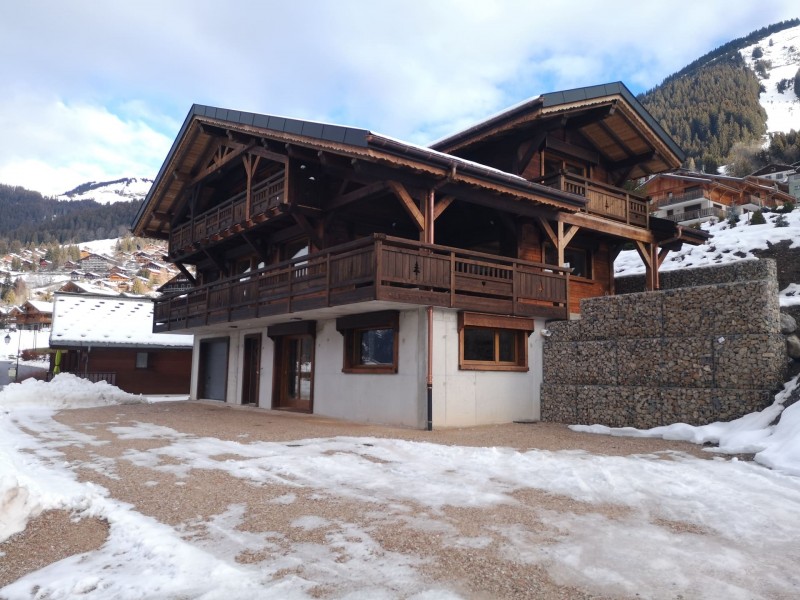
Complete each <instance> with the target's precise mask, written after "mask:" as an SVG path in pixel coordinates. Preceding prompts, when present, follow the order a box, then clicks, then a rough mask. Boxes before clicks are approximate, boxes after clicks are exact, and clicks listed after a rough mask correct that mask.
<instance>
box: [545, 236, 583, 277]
mask: <svg viewBox="0 0 800 600" xmlns="http://www.w3.org/2000/svg"><path fill="white" fill-rule="evenodd" d="M548 249H549V250H550V251H551V252H555V251H556V247H555V246H554V245H553V243H552V242H543V243H542V262H543V263H545V264H548V265H550V264H555V263H549V262H547V251H548ZM570 252H581V253H583V255H584V257H585V261H586V270H587V271H588V275H576V274H575V273H572V274H571V275H570V277H571V278H572V277H575V278H578V279H586V280H591V281H594V256H593V253H592V251H591V250H589V249H588V248H581V247H579V246H567V247H566V248H564V260H565V262H570V261H569V260H567V254H568V253H570ZM556 262H558V261H556ZM556 266H558V267H561V266H563V265H556Z"/></svg>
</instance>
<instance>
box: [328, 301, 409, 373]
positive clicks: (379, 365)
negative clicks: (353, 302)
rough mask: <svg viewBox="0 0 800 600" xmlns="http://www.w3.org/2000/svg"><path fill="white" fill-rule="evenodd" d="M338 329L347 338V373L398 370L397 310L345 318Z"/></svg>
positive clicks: (345, 361)
mask: <svg viewBox="0 0 800 600" xmlns="http://www.w3.org/2000/svg"><path fill="white" fill-rule="evenodd" d="M336 329H337V330H338V331H339V332H340V333H341V334H342V336H343V337H344V360H343V366H342V372H343V373H373V374H389V373H397V354H398V338H399V335H398V329H399V313H398V312H397V311H394V310H387V311H380V312H375V313H366V314H361V315H350V316H347V317H341V318H339V319H336Z"/></svg>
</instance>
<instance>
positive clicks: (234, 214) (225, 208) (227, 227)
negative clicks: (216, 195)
mask: <svg viewBox="0 0 800 600" xmlns="http://www.w3.org/2000/svg"><path fill="white" fill-rule="evenodd" d="M284 201H285V177H284V173H283V172H280V173H276V174H275V175H273V176H272V177H270V178H268V179H265V180H264V181H261V182H259V183H258V184H257V185H255V186H253V190H252V193H251V198H250V214H249V215H248V214H247V193H246V192H241V193H239V194H237V195H236V196H233V197H232V198H229V199H228V200H226V201H225V202H222V203H220V204H218V205H216V206H214V207H213V208H211V209H210V210H207V211H205V212H204V213H201V214H199V215H197V216H196V217H195V218H194V219H190V220H189V221H187V222H186V223H183V224H181V225H177V226H176V227H174V228H173V229H172V231H170V236H169V254H170V256H179V255H182V254H186V253H188V252H189V251H190V249H191V248H192V244H194V243H195V242H201V243H204V244H208V243H209V241H214V240H215V239H221V238H222V237H224V236H225V235H226V234H229V233H230V232H232V231H233V230H234V229H235V228H239V229H241V230H244V229H249V228H250V227H253V226H254V225H255V224H257V223H259V222H262V221H263V220H264V219H265V218H266V216H267V214H268V213H269V211H270V210H272V209H274V208H276V207H277V206H278V205H280V204H281V203H282V202H284Z"/></svg>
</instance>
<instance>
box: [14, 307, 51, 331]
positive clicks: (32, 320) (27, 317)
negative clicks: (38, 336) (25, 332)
mask: <svg viewBox="0 0 800 600" xmlns="http://www.w3.org/2000/svg"><path fill="white" fill-rule="evenodd" d="M16 323H17V327H18V328H19V329H37V330H38V329H47V328H49V327H50V325H51V324H52V323H53V303H52V302H43V301H38V300H29V301H28V302H26V303H25V304H23V305H22V307H21V310H20V313H19V314H18V315H17V318H16Z"/></svg>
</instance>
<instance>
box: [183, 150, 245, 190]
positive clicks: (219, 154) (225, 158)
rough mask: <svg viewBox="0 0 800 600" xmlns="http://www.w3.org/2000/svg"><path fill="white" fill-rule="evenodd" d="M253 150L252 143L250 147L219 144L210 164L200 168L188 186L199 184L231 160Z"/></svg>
mask: <svg viewBox="0 0 800 600" xmlns="http://www.w3.org/2000/svg"><path fill="white" fill-rule="evenodd" d="M253 148H255V144H254V143H253V144H250V145H241V144H236V145H235V146H233V147H232V146H231V145H230V144H224V145H223V144H221V145H220V146H218V147H217V148H216V149H215V152H214V155H213V158H212V159H211V161H212V162H211V164H210V165H208V166H206V167H204V168H202V169H201V170H200V171H199V172H198V173H197V175H195V177H194V179H192V181H191V182H189V185H196V184H198V183H200V182H201V181H202V180H203V179H205V178H206V177H208V176H209V175H212V174H213V173H216V172H217V171H219V170H220V169H222V168H223V167H225V166H226V165H228V164H230V163H231V162H232V161H233V160H235V159H237V158H239V157H240V156H242V155H243V154H244V153H245V152H249V151H250V150H252V149H253Z"/></svg>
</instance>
